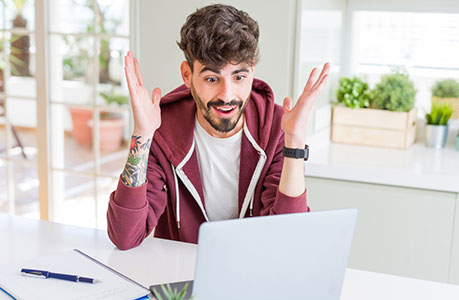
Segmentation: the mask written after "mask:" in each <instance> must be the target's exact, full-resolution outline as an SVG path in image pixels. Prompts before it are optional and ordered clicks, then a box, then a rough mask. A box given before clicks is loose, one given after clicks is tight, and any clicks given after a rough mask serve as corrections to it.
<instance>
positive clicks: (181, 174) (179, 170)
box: [171, 123, 266, 228]
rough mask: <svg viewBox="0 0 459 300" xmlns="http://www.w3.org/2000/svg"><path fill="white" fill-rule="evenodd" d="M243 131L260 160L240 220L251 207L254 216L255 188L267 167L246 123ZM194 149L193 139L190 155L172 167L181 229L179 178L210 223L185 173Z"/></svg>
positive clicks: (264, 157) (177, 215)
mask: <svg viewBox="0 0 459 300" xmlns="http://www.w3.org/2000/svg"><path fill="white" fill-rule="evenodd" d="M243 130H244V134H245V135H246V137H247V139H248V140H249V141H250V144H251V145H252V147H254V148H255V150H257V152H258V154H259V155H260V158H259V159H258V162H257V166H256V167H255V171H254V173H253V176H252V178H251V179H250V183H249V187H248V188H247V192H246V194H245V197H244V201H243V203H242V208H241V211H240V213H239V218H240V219H242V218H244V216H245V214H246V212H247V209H248V208H249V206H250V216H252V215H253V201H254V193H255V187H256V185H257V182H258V179H259V178H260V176H261V172H262V170H263V167H264V166H265V163H266V153H265V152H264V151H263V149H262V148H261V147H260V146H259V145H258V144H257V143H256V142H255V139H254V138H253V137H252V135H251V134H250V132H249V129H248V128H247V125H246V124H245V123H244V129H243ZM194 147H195V142H194V139H193V143H192V144H191V147H190V150H188V153H187V154H186V155H185V158H184V159H183V160H182V161H181V162H180V163H179V164H178V165H177V168H174V166H173V165H171V166H172V172H173V173H174V180H175V199H176V221H177V226H178V228H180V195H179V188H178V180H177V176H178V177H179V178H180V180H181V181H182V182H183V184H184V185H185V187H186V188H187V189H188V191H189V192H190V194H191V195H192V196H193V198H194V200H195V201H196V203H197V204H198V206H199V208H200V209H201V212H202V214H203V216H204V218H205V219H206V221H207V222H209V217H208V216H207V213H206V211H205V209H204V205H203V203H202V199H201V197H200V196H199V193H198V191H197V190H196V188H195V186H194V185H193V183H192V182H191V181H190V180H189V179H188V177H187V176H186V174H185V172H184V171H183V166H184V165H185V164H186V163H187V162H188V161H189V160H190V158H191V155H192V154H193V151H194Z"/></svg>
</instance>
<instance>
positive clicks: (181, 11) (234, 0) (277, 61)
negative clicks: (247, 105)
mask: <svg viewBox="0 0 459 300" xmlns="http://www.w3.org/2000/svg"><path fill="white" fill-rule="evenodd" d="M219 2H220V3H225V4H230V5H233V6H235V7H236V8H238V9H242V10H244V11H246V12H247V13H248V14H249V15H250V16H251V17H252V18H253V19H255V20H256V21H257V22H258V24H259V26H260V54H261V57H260V62H259V63H258V65H257V66H256V68H255V76H256V77H257V78H260V79H262V80H265V81H266V82H268V83H269V84H270V85H271V87H272V89H273V91H274V95H275V97H276V101H277V102H278V103H282V100H283V98H284V97H286V96H291V93H292V91H293V87H292V85H293V74H292V73H293V72H292V65H293V50H294V36H295V26H296V20H295V18H296V9H295V6H296V2H297V1H296V0H283V1H276V0H250V1H244V0H228V1H219ZM212 3H215V1H205V0H192V1H190V0H175V1H151V0H140V7H139V11H140V20H139V22H140V24H139V29H140V33H139V35H138V36H139V39H140V41H139V49H138V51H137V52H138V53H137V54H138V55H139V57H140V65H141V69H142V74H143V77H144V80H145V83H146V85H147V88H148V90H149V91H152V90H153V89H154V88H155V87H160V88H161V90H162V91H163V94H165V93H166V92H168V91H170V90H172V89H174V88H175V87H177V86H178V85H180V84H182V83H183V82H182V79H181V76H180V69H179V68H180V63H181V62H182V61H183V60H184V56H183V53H182V51H181V50H180V49H179V48H178V46H177V45H176V41H178V40H179V39H180V28H181V27H182V25H183V24H184V23H185V20H186V17H187V16H188V15H189V14H191V13H192V12H194V11H195V10H196V9H197V8H199V7H202V6H205V5H208V4H212Z"/></svg>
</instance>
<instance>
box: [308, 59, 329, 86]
mask: <svg viewBox="0 0 459 300" xmlns="http://www.w3.org/2000/svg"><path fill="white" fill-rule="evenodd" d="M329 71H330V63H328V62H326V63H325V64H324V66H323V67H322V72H320V75H319V78H318V79H317V81H316V83H315V84H314V86H313V87H312V89H316V88H317V87H318V86H319V84H320V83H321V82H322V81H323V78H324V76H326V75H328V72H329Z"/></svg>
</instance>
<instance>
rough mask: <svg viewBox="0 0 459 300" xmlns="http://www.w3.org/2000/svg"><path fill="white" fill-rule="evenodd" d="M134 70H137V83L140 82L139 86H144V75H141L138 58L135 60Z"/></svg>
mask: <svg viewBox="0 0 459 300" xmlns="http://www.w3.org/2000/svg"><path fill="white" fill-rule="evenodd" d="M134 70H135V74H136V77H137V81H138V82H139V85H140V86H143V78H142V74H141V73H140V66H139V61H138V60H137V58H134Z"/></svg>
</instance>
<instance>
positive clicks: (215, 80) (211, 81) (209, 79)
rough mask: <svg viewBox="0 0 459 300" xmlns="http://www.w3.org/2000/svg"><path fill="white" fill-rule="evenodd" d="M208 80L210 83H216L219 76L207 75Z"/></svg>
mask: <svg viewBox="0 0 459 300" xmlns="http://www.w3.org/2000/svg"><path fill="white" fill-rule="evenodd" d="M205 80H206V81H207V82H210V83H215V82H217V78H216V77H207V78H206V79H205Z"/></svg>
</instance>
